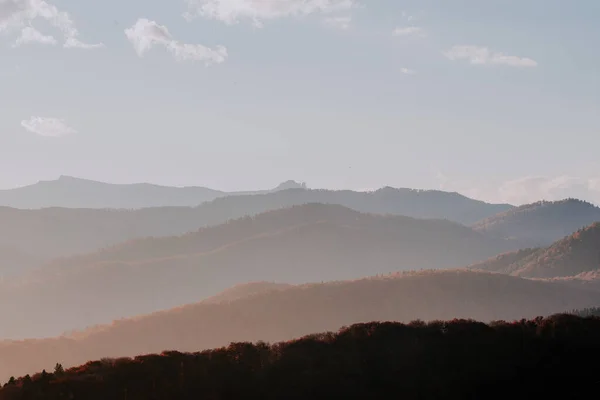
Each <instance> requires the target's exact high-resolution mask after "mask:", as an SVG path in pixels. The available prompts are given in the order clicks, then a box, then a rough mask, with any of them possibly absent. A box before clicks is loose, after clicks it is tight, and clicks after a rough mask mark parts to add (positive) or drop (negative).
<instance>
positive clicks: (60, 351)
mask: <svg viewBox="0 0 600 400" xmlns="http://www.w3.org/2000/svg"><path fill="white" fill-rule="evenodd" d="M259 286H262V289H261V290H256V289H258V287H257V286H254V289H253V290H245V289H252V288H251V287H250V288H249V287H246V288H245V289H244V288H243V287H242V288H238V289H241V290H234V292H237V295H234V296H233V297H229V296H228V295H227V292H229V293H230V294H231V291H227V292H225V293H224V295H219V296H217V297H215V298H212V299H208V300H205V301H202V302H200V303H197V304H190V305H187V306H184V307H178V308H174V309H171V310H167V311H162V312H156V313H153V314H150V315H146V316H137V317H135V318H130V319H121V320H117V321H115V322H113V323H112V324H108V325H105V326H99V327H94V328H92V329H89V330H86V331H83V332H79V333H78V334H76V335H68V336H67V335H65V336H61V337H57V338H51V339H40V340H25V341H6V342H0V380H2V379H8V377H10V375H13V374H14V375H24V374H26V373H33V372H35V371H41V370H42V369H44V368H46V369H47V370H49V369H51V368H52V367H53V366H54V364H55V363H56V362H57V360H59V361H60V362H61V363H62V364H63V365H64V366H65V367H71V366H74V365H78V364H81V363H84V362H86V361H88V360H93V359H99V358H102V357H122V356H134V355H137V354H146V353H155V352H161V351H163V350H165V349H170V350H178V351H196V350H202V349H208V348H214V347H220V346H225V345H227V344H229V343H230V342H237V341H253V342H254V341H258V340H264V341H268V342H275V341H281V340H289V339H292V338H297V337H300V336H303V335H307V334H310V333H313V332H321V331H328V330H337V329H339V328H340V327H341V326H344V325H351V324H355V323H360V322H368V321H400V322H409V321H412V320H415V319H423V320H427V321H431V320H437V319H452V318H473V319H477V320H479V321H492V320H499V319H502V320H514V319H521V318H533V317H536V316H538V315H551V314H554V313H556V312H564V311H567V310H572V309H583V308H587V307H594V306H597V305H598V304H600V293H598V292H594V291H589V292H588V291H585V290H582V289H577V288H573V287H570V286H568V285H566V284H562V283H549V282H539V281H533V280H527V279H521V278H516V277H512V276H506V275H501V274H489V273H480V272H471V271H463V270H459V271H437V272H435V271H424V272H410V273H404V274H398V275H396V276H384V277H373V278H369V279H361V280H357V281H348V282H332V283H325V284H310V285H300V286H294V287H289V288H282V287H281V286H279V285H259ZM269 286H270V287H269ZM263 289H265V290H263ZM244 292H245V293H244ZM109 293H110V292H109ZM155 293H162V292H160V291H158V292H155ZM109 297H110V296H109ZM228 297H229V298H228ZM223 300H225V301H223ZM47 301H49V300H47ZM78 301H79V303H83V304H81V305H80V309H81V311H80V313H81V314H82V313H83V312H85V311H86V310H92V308H91V307H90V306H89V305H88V304H89V302H90V301H89V300H87V298H86V297H84V296H82V297H80V298H79V299H78ZM115 304H116V303H115ZM39 306H40V308H42V309H41V310H39V311H36V314H35V317H31V316H33V315H34V312H33V311H28V312H27V313H25V315H28V316H30V317H29V318H30V320H31V321H30V322H29V321H28V322H29V323H28V325H29V326H30V327H31V329H32V330H33V329H35V328H36V327H38V329H39V327H40V326H42V323H43V324H44V325H46V324H49V323H50V322H54V323H57V322H62V321H64V320H65V319H67V317H65V316H64V315H65V314H71V313H75V312H76V311H77V310H76V309H75V310H74V307H71V308H66V306H56V305H54V304H52V303H50V304H48V305H46V304H43V305H42V304H39ZM111 306H112V303H111ZM117 306H118V305H115V307H117ZM55 310H59V311H55ZM73 310H74V311H73ZM21 314H22V313H21ZM21 314H17V315H21ZM75 315H76V316H78V315H80V314H75ZM68 318H73V316H71V315H68ZM3 321H7V318H6V317H4V318H3ZM21 321H22V319H21ZM10 328H11V327H10V326H6V327H3V329H5V330H10Z"/></svg>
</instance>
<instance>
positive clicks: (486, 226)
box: [473, 199, 600, 247]
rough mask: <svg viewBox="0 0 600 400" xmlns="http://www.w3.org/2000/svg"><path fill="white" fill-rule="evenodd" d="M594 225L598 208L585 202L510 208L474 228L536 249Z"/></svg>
mask: <svg viewBox="0 0 600 400" xmlns="http://www.w3.org/2000/svg"><path fill="white" fill-rule="evenodd" d="M594 222H600V208H598V207H596V206H594V205H593V204H591V203H588V202H585V201H581V200H576V199H566V200H562V201H540V202H537V203H533V204H528V205H524V206H521V207H516V208H512V209H510V210H508V211H505V212H503V213H500V214H498V215H495V216H492V217H490V218H487V219H485V220H483V221H480V222H478V223H476V224H475V225H474V226H473V227H474V229H475V230H478V231H480V232H487V233H490V234H494V235H497V236H499V237H505V238H514V239H517V240H520V241H522V242H526V243H527V244H528V245H529V246H530V247H539V246H548V245H550V244H552V243H554V242H555V241H557V240H559V239H562V238H563V237H565V236H567V235H570V234H572V233H573V232H575V231H576V230H578V229H580V228H583V227H585V226H588V225H590V224H592V223H594Z"/></svg>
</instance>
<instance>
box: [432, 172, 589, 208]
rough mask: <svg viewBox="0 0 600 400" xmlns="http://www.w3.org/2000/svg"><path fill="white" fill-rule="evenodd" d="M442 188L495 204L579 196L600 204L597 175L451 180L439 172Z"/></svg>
mask: <svg viewBox="0 0 600 400" xmlns="http://www.w3.org/2000/svg"><path fill="white" fill-rule="evenodd" d="M436 179H437V180H438V182H439V188H440V189H441V190H449V191H457V192H459V193H462V194H464V195H466V196H469V197H472V198H476V199H481V200H484V201H488V202H493V203H509V204H514V205H522V204H529V203H534V202H536V201H540V200H548V201H556V200H563V199H566V198H571V197H574V198H577V199H581V200H586V201H590V202H592V203H596V204H599V205H600V177H598V176H595V177H594V176H588V177H584V176H573V175H557V176H524V177H520V178H516V179H510V180H506V181H504V182H478V183H477V184H474V183H473V182H467V181H460V180H456V179H450V178H448V177H446V176H445V175H443V174H441V173H438V174H437V175H436Z"/></svg>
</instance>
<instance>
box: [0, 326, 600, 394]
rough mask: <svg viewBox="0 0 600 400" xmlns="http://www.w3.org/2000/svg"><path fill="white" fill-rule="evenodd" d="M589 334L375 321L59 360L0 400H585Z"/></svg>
mask: <svg viewBox="0 0 600 400" xmlns="http://www.w3.org/2000/svg"><path fill="white" fill-rule="evenodd" d="M599 336H600V319H596V318H587V319H582V318H580V317H576V316H572V315H556V316H553V317H549V318H538V319H535V320H530V321H527V320H521V321H519V322H514V323H505V322H497V323H493V324H490V325H486V324H483V323H479V322H474V321H467V320H452V321H447V322H442V321H436V322H431V323H427V324H426V323H423V322H418V321H417V322H413V323H411V324H408V325H403V324H400V323H379V322H374V323H365V324H359V325H353V326H351V327H348V328H343V329H341V330H340V331H338V332H336V333H334V332H329V333H322V334H313V335H310V336H307V337H304V338H302V339H298V340H293V341H290V342H284V343H277V344H273V345H269V344H266V343H262V342H261V343H256V344H252V343H232V344H231V345H229V346H228V347H224V348H221V349H216V350H210V351H204V352H201V353H194V354H182V353H177V352H164V353H162V354H155V355H145V356H138V357H135V358H133V359H130V358H120V359H103V360H100V361H93V362H88V363H87V364H85V365H82V366H79V367H74V368H70V369H68V370H66V371H65V370H64V368H62V366H61V365H60V364H58V363H57V364H56V367H55V371H54V372H52V371H51V372H50V373H48V372H46V371H43V372H41V373H38V374H35V375H34V376H25V377H23V378H20V379H14V378H11V379H10V381H9V382H7V383H6V384H5V385H4V387H3V388H2V389H1V390H0V400H34V399H35V400H62V399H86V400H106V399H111V400H148V399H153V400H179V399H181V400H183V399H273V400H275V399H292V400H304V399H306V400H309V399H310V400H319V399H324V400H325V399H327V400H329V399H382V400H383V399H385V400H387V399H390V398H402V399H409V400H410V399H415V400H416V399H420V400H426V399H461V400H462V399H486V400H495V399H498V400H505V399H531V398H550V399H555V398H565V399H588V398H590V395H591V394H592V393H595V392H596V391H597V390H598V384H599V382H598V376H597V368H594V367H593V366H594V365H595V364H596V363H597V361H598V359H599V357H600V341H598V337H599ZM57 361H60V360H57ZM532 396H533V397H532Z"/></svg>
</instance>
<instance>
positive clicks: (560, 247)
mask: <svg viewBox="0 0 600 400" xmlns="http://www.w3.org/2000/svg"><path fill="white" fill-rule="evenodd" d="M471 268H472V269H481V270H486V271H494V272H499V273H504V274H511V275H515V276H522V277H528V278H560V277H575V276H580V275H581V274H584V275H585V274H587V275H588V276H587V277H583V276H581V278H582V279H583V278H585V279H584V280H587V281H589V280H591V279H592V278H593V276H592V275H594V274H593V272H594V271H596V270H599V269H600V223H594V224H592V225H590V226H588V227H587V228H584V229H579V230H578V231H577V232H575V233H573V234H572V235H569V236H567V237H565V238H564V239H562V240H559V241H557V242H556V243H554V244H553V245H551V246H549V247H547V248H541V249H527V250H521V251H518V252H515V253H509V254H505V255H502V256H499V257H496V258H493V259H490V260H487V261H484V262H481V263H477V264H474V265H472V266H471ZM590 274H591V275H590ZM594 276H595V275H594ZM594 279H595V278H594Z"/></svg>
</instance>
